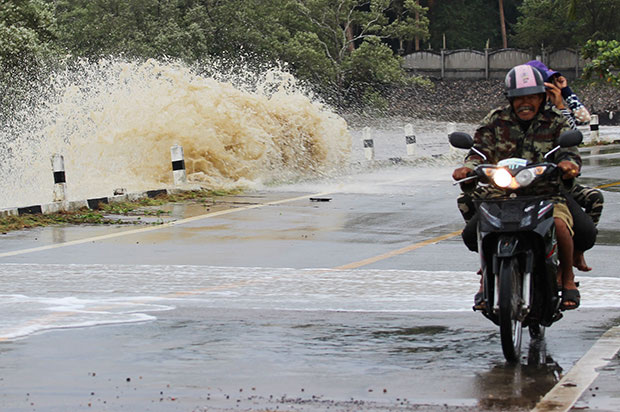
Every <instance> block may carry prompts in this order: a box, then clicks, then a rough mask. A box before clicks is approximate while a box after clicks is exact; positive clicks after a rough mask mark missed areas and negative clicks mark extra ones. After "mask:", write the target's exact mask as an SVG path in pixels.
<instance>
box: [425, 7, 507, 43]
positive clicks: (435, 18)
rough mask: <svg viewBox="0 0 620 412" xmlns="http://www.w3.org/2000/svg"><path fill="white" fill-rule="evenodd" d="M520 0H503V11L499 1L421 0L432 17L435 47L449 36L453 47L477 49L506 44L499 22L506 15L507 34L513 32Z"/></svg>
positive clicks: (431, 36)
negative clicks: (498, 25) (499, 28)
mask: <svg viewBox="0 0 620 412" xmlns="http://www.w3.org/2000/svg"><path fill="white" fill-rule="evenodd" d="M518 2H519V1H518V0H503V1H502V7H503V13H500V11H499V2H489V1H488V0H442V1H436V0H435V1H431V0H426V1H420V4H422V5H425V6H426V7H427V8H428V18H429V20H430V27H429V30H430V44H429V45H430V46H431V47H432V48H433V49H436V50H437V49H440V48H442V47H443V37H444V35H445V37H446V43H447V48H449V49H465V48H471V49H477V50H480V49H482V48H484V47H485V45H486V44H487V41H488V43H489V46H490V47H503V39H502V34H501V30H498V27H497V22H498V21H500V24H501V15H502V14H503V15H504V26H505V29H506V36H507V37H509V35H510V34H511V27H512V24H513V23H514V22H516V19H517V9H516V5H517V3H518Z"/></svg>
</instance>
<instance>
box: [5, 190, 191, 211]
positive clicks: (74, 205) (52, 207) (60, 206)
mask: <svg viewBox="0 0 620 412" xmlns="http://www.w3.org/2000/svg"><path fill="white" fill-rule="evenodd" d="M201 189H202V188H201V187H200V186H198V185H188V187H187V188H171V189H155V190H146V191H144V192H136V193H128V194H122V195H114V196H109V197H96V198H92V199H86V200H72V201H66V200H65V201H62V202H51V203H43V204H39V205H31V206H24V207H12V208H7V209H0V218H2V217H8V216H22V215H34V214H44V215H47V214H51V213H57V212H75V211H76V210H79V209H83V208H86V209H90V210H97V209H99V206H100V205H101V204H109V203H118V202H133V201H136V200H139V199H144V198H155V197H157V196H161V195H175V194H180V193H183V192H187V191H192V190H201Z"/></svg>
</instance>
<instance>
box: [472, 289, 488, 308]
mask: <svg viewBox="0 0 620 412" xmlns="http://www.w3.org/2000/svg"><path fill="white" fill-rule="evenodd" d="M486 308H487V303H486V302H485V301H484V292H478V293H476V295H475V296H474V306H473V307H472V309H473V310H474V311H476V310H486Z"/></svg>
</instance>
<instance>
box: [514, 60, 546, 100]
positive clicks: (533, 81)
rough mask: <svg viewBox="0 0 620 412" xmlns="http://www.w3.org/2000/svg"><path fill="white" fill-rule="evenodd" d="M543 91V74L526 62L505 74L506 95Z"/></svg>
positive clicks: (515, 95) (525, 94)
mask: <svg viewBox="0 0 620 412" xmlns="http://www.w3.org/2000/svg"><path fill="white" fill-rule="evenodd" d="M539 93H545V81H544V79H543V75H542V74H541V73H540V72H539V71H538V69H536V68H535V67H532V66H529V65H527V64H522V65H519V66H515V67H513V68H512V69H510V71H509V72H508V74H507V75H506V97H508V98H511V97H517V96H527V95H529V94H539Z"/></svg>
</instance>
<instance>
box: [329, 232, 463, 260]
mask: <svg viewBox="0 0 620 412" xmlns="http://www.w3.org/2000/svg"><path fill="white" fill-rule="evenodd" d="M460 234H461V231H460V230H459V231H456V232H452V233H448V234H446V235H441V236H437V237H434V238H432V239H427V240H425V241H423V242H418V243H414V244H413V245H409V246H405V247H403V248H400V249H396V250H393V251H391V252H387V253H384V254H382V255H378V256H374V257H371V258H368V259H364V260H360V261H358V262H353V263H349V264H346V265H342V266H338V267H335V268H334V269H356V268H359V267H361V266H366V265H370V264H371V263H375V262H378V261H380V260H383V259H388V258H391V257H394V256H397V255H402V254H403V253H407V252H411V251H412V250H416V249H419V248H421V247H424V246H427V245H432V244H433V243H438V242H441V241H442V240H446V239H450V238H452V237H454V236H457V235H460Z"/></svg>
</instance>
